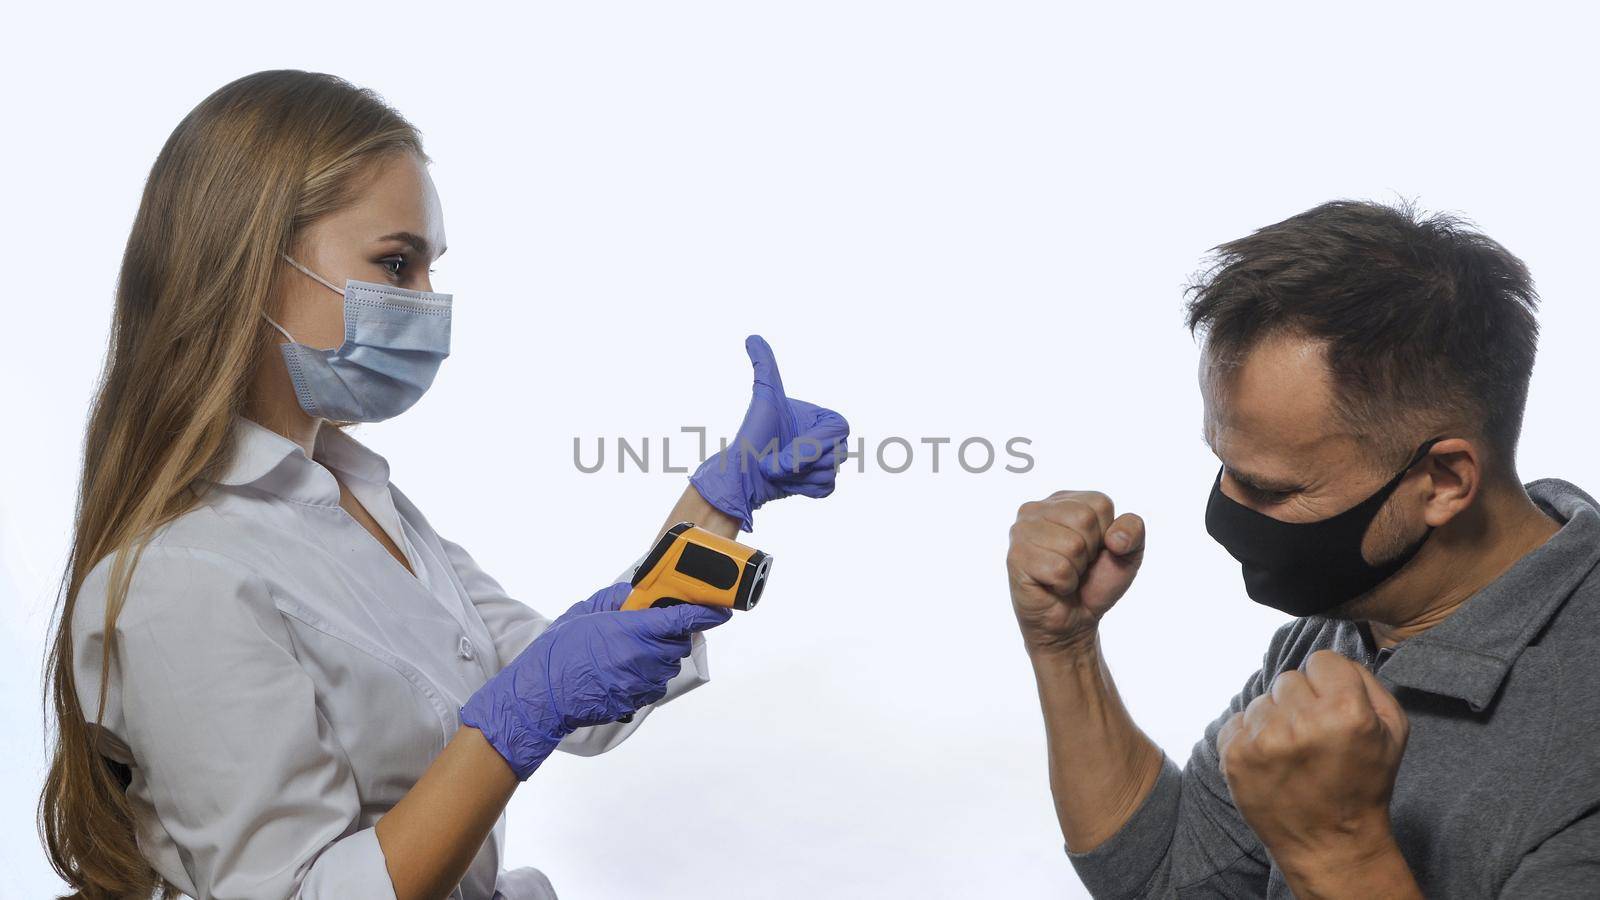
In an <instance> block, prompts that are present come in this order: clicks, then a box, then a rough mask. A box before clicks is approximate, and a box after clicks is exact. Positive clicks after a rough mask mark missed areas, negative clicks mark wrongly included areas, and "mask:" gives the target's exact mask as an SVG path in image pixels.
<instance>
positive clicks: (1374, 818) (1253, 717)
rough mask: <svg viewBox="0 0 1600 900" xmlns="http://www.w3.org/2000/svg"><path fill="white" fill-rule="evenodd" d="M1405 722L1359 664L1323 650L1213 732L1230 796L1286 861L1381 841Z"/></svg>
mask: <svg viewBox="0 0 1600 900" xmlns="http://www.w3.org/2000/svg"><path fill="white" fill-rule="evenodd" d="M1409 728H1410V726H1409V725H1408V724H1407V722H1406V714H1405V711H1404V710H1402V709H1401V708H1400V704H1399V703H1398V702H1396V700H1395V699H1394V697H1393V696H1391V695H1390V694H1389V692H1388V691H1387V690H1385V689H1384V687H1383V685H1382V684H1380V683H1379V682H1378V679H1377V677H1376V676H1374V675H1373V674H1372V673H1371V672H1369V671H1367V668H1366V667H1365V666H1362V665H1361V664H1359V663H1356V662H1354V661H1352V660H1349V659H1346V658H1345V657H1343V656H1340V655H1339V654H1337V653H1335V652H1333V651H1332V650H1319V651H1317V652H1316V653H1313V654H1312V655H1311V657H1310V658H1309V659H1308V660H1307V661H1306V666H1305V671H1304V672H1303V673H1302V672H1299V671H1288V672H1284V673H1282V674H1280V675H1279V676H1278V677H1277V678H1276V679H1275V680H1274V681H1273V683H1272V689H1271V691H1269V692H1268V693H1265V694H1262V695H1261V696H1259V697H1257V698H1256V699H1255V700H1253V701H1251V703H1250V705H1249V706H1247V707H1246V708H1245V709H1244V711H1243V712H1240V713H1235V714H1234V716H1233V717H1232V718H1230V719H1229V720H1228V721H1227V722H1226V723H1225V724H1224V725H1223V726H1222V730H1221V731H1219V732H1218V733H1217V753H1218V755H1219V757H1220V759H1221V766H1222V774H1223V776H1224V777H1225V778H1226V779H1227V781H1228V789H1229V791H1230V792H1231V793H1232V794H1233V802H1234V806H1236V807H1237V808H1238V810H1239V813H1240V814H1241V815H1243V816H1244V818H1245V821H1246V822H1248V823H1249V824H1250V827H1251V828H1252V829H1254V830H1255V832H1256V835H1257V836H1258V837H1260V838H1261V841H1262V843H1263V844H1265V845H1266V847H1267V849H1268V850H1270V851H1271V852H1272V855H1273V858H1274V859H1275V860H1277V862H1278V864H1279V865H1280V866H1281V867H1283V868H1284V869H1285V870H1286V871H1288V870H1291V869H1292V868H1294V867H1295V865H1296V864H1297V863H1304V864H1310V865H1319V864H1325V863H1327V862H1328V861H1330V860H1335V859H1343V858H1347V857H1349V856H1351V855H1359V854H1361V853H1362V852H1364V850H1365V849H1367V848H1373V847H1386V846H1388V845H1389V843H1390V842H1391V840H1392V835H1391V832H1390V830H1389V798H1390V796H1391V795H1392V794H1393V793H1394V779H1395V773H1396V771H1397V770H1398V769H1399V768H1400V757H1401V755H1402V754H1403V753H1404V752H1405V747H1406V736H1407V734H1408V732H1409Z"/></svg>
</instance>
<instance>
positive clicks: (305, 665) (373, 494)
mask: <svg viewBox="0 0 1600 900" xmlns="http://www.w3.org/2000/svg"><path fill="white" fill-rule="evenodd" d="M234 435H235V451H234V454H233V457H232V461H231V464H230V465H229V466H228V467H227V468H226V470H225V471H224V473H223V474H222V475H221V476H220V477H218V479H217V480H216V482H215V483H214V484H210V485H208V487H209V488H210V489H209V490H208V491H207V492H206V493H205V495H204V499H203V500H202V502H201V503H200V505H199V506H197V507H195V508H194V509H192V510H190V511H188V512H186V513H184V514H183V515H182V516H180V517H179V518H178V519H177V520H175V521H174V522H172V523H171V524H169V525H167V526H165V527H163V528H162V529H160V531H159V532H158V533H157V534H156V536H155V538H154V539H153V541H152V542H151V543H150V545H149V547H148V548H147V549H146V550H145V551H144V554H143V556H142V558H141V559H140V561H139V564H138V566H137V568H136V569H135V570H134V576H133V581H132V585H131V588H130V590H129V592H128V597H127V602H126V604H125V606H124V607H123V609H122V612H121V615H120V616H119V617H118V620H117V623H116V626H115V628H116V636H117V653H116V654H115V656H114V659H113V665H112V668H111V674H110V684H109V686H108V688H107V690H106V701H107V702H106V709H105V717H104V720H103V722H102V727H103V728H104V729H105V731H106V732H107V733H106V734H105V736H104V737H105V747H106V751H107V755H108V756H110V757H111V758H113V759H116V760H118V761H119V762H122V763H125V764H127V765H129V766H131V771H132V782H131V784H130V785H129V787H128V797H129V799H130V800H131V802H132V804H133V807H134V809H135V811H136V814H137V823H138V839H139V846H140V848H141V849H142V850H143V852H144V854H145V856H146V857H148V858H149V859H150V861H151V863H152V864H153V865H154V866H155V868H156V870H157V871H159V872H160V873H161V874H162V875H164V876H165V877H166V878H167V879H168V880H169V881H171V882H172V883H173V884H175V885H177V886H178V887H179V888H180V889H181V890H183V891H184V892H185V893H187V894H189V895H191V896H193V897H196V898H200V900H210V898H217V900H224V898H226V900H268V898H271V900H283V898H288V897H300V898H305V900H333V898H338V900H369V898H370V900H393V898H394V889H393V886H392V885H391V884H390V881H389V874H388V870H387V868H386V867H385V863H384V857H383V852H382V850H381V849H380V847H379V845H378V841H377V838H376V836H375V834H374V832H373V825H374V824H375V823H376V822H377V820H378V818H379V817H380V816H382V815H383V814H384V813H385V812H386V811H388V810H389V809H390V808H391V807H392V806H394V804H395V803H397V802H399V800H400V798H401V797H402V796H404V795H405V793H406V791H407V790H409V789H410V788H411V786H412V785H413V784H414V783H415V782H416V781H417V779H418V778H419V777H421V775H422V772H423V770H424V769H426V768H427V767H428V764H429V763H430V762H432V760H433V758H434V757H435V756H436V755H438V753H439V751H440V750H442V749H443V748H444V745H445V743H446V742H447V741H448V740H449V739H450V737H451V735H453V734H454V733H455V731H456V729H457V728H458V727H459V725H460V720H459V718H458V713H459V707H460V706H461V705H462V704H463V703H465V702H466V701H467V698H468V697H469V696H470V695H471V694H472V692H473V691H475V690H476V689H477V688H478V687H479V686H480V685H482V684H483V683H484V682H485V681H487V680H488V679H489V677H490V676H491V675H493V674H494V673H495V672H497V671H499V669H500V668H501V667H502V666H504V665H505V664H506V663H508V662H509V661H511V660H512V659H513V658H514V657H516V655H517V654H518V653H520V652H521V651H522V649H523V648H524V647H526V646H527V645H528V643H529V642H530V641H532V640H533V638H534V637H535V636H537V635H538V634H539V633H540V632H541V631H543V630H544V629H545V628H546V627H547V626H548V625H549V622H550V619H548V618H546V617H545V616H543V615H541V614H540V613H538V612H535V611H534V610H532V609H530V608H529V607H528V606H526V605H524V604H522V603H521V602H519V601H517V600H514V599H512V598H511V597H508V596H507V595H506V593H505V591H504V590H502V589H501V587H500V585H499V584H498V583H496V582H495V580H494V579H493V578H491V577H489V576H488V575H487V574H486V573H484V571H483V570H482V569H480V568H479V567H478V565H477V564H476V563H475V562H473V560H472V557H471V556H469V555H468V554H467V552H466V551H465V550H463V549H462V548H461V547H459V546H457V545H456V544H453V543H451V542H450V541H447V540H445V539H443V538H441V537H439V535H438V534H436V533H435V532H434V530H433V528H432V527H431V526H430V525H429V524H428V521H427V519H425V518H424V517H423V515H422V513H421V512H419V511H418V510H417V508H416V507H415V506H413V505H412V504H411V503H410V501H408V500H407V499H406V497H405V495H404V494H403V493H401V492H400V490H399V489H398V488H396V487H395V486H394V485H392V484H390V482H389V466H388V464H387V463H386V462H385V461H384V459H383V458H382V457H381V456H379V455H378V454H377V453H375V452H373V451H372V450H370V449H369V448H367V447H365V446H364V445H362V444H361V443H360V442H358V441H357V440H355V439H354V438H352V437H351V436H349V435H348V434H345V433H343V432H341V431H339V430H338V429H335V428H332V427H326V426H325V427H323V428H322V429H320V432H319V437H318V439H317V443H316V445H315V448H314V450H313V453H312V458H311V459H308V458H306V455H305V453H304V451H303V450H302V449H301V448H300V446H299V445H297V444H295V443H294V442H293V441H290V440H288V439H287V438H285V437H283V436H281V435H279V434H277V433H276V432H273V431H271V430H269V429H267V428H265V427H263V426H261V425H259V424H257V423H255V422H252V421H250V420H248V419H242V418H241V419H238V420H236V423H235V426H234ZM330 469H331V470H333V471H337V472H338V473H339V475H340V478H341V479H342V480H344V481H345V483H346V485H347V486H348V487H349V488H350V490H351V492H352V493H353V494H355V496H356V498H357V499H359V500H360V501H361V504H362V505H363V506H364V507H366V508H367V510H368V511H369V512H371V514H372V516H373V518H375V519H376V520H377V521H378V523H379V524H380V525H381V526H382V527H383V529H384V531H386V532H387V533H388V535H389V537H390V538H391V539H393V541H394V542H395V544H396V545H397V546H399V547H400V548H401V549H402V550H403V551H404V553H405V556H406V559H407V560H408V561H409V562H410V564H411V568H412V569H413V570H414V571H415V573H416V574H415V576H413V575H412V574H411V573H409V572H407V571H406V570H405V567H403V566H401V565H400V563H399V562H398V561H396V560H395V559H394V557H392V556H390V555H389V553H388V551H387V550H385V549H384V548H383V546H382V545H381V544H379V543H378V541H376V540H375V539H374V538H373V536H372V535H371V534H369V533H368V532H367V531H366V530H365V529H364V528H362V526H361V525H360V524H359V523H358V522H356V520H355V519H353V518H352V517H351V516H350V515H349V514H348V513H346V512H345V511H344V510H343V509H342V508H341V507H340V506H339V487H338V484H337V482H336V481H335V480H334V476H333V474H332V472H330V471H329V470H330ZM634 565H637V561H636V562H635V564H634ZM109 569H110V558H109V557H108V558H107V559H105V560H101V561H100V562H99V564H97V565H96V566H95V567H94V569H93V570H92V571H91V572H90V573H89V575H88V578H87V580H86V581H85V582H84V584H83V587H82V590H81V592H80V594H79V597H78V602H77V606H76V609H75V611H74V615H73V621H72V635H73V667H74V668H73V670H74V674H75V677H76V680H77V690H78V696H79V700H80V702H81V703H82V704H83V708H84V710H85V713H86V715H87V716H88V717H89V718H90V720H91V721H93V719H94V715H95V710H96V706H97V704H98V702H99V695H100V663H101V659H102V657H103V654H104V648H105V640H104V616H105V591H106V585H107V576H108V574H109ZM631 575H632V566H630V567H628V568H627V569H626V570H625V571H624V572H623V573H622V575H620V576H618V577H617V578H616V579H614V581H623V580H627V578H629V577H631ZM595 586H596V587H597V588H598V587H600V586H601V585H600V584H599V583H598V581H597V583H596V585H595ZM579 599H582V598H580V597H571V598H566V597H563V598H541V600H540V602H541V604H546V603H547V604H550V606H549V607H548V608H549V609H551V610H552V615H553V614H554V613H559V612H561V611H563V610H565V609H566V607H567V606H568V605H570V604H571V603H572V602H574V601H576V600H579ZM692 647H693V650H692V652H691V654H690V656H689V657H688V658H686V659H685V660H684V661H683V667H682V670H681V672H680V673H679V675H678V676H677V677H675V678H673V679H672V681H671V682H669V683H668V686H667V694H666V697H665V698H664V699H663V700H662V701H661V702H663V703H664V702H667V701H668V700H671V699H672V698H674V697H677V696H679V695H681V694H683V693H684V692H686V691H688V690H690V689H692V688H694V687H696V686H698V685H700V684H703V683H705V682H706V681H707V680H708V675H707V672H708V670H707V667H706V659H705V642H704V638H703V637H702V636H701V635H699V634H695V635H694V637H693V640H692ZM651 709H652V707H645V708H644V709H641V710H640V711H639V713H638V714H637V715H636V716H635V718H634V720H633V721H632V722H631V723H626V724H623V723H613V724H608V725H598V726H593V727H589V728H580V729H579V730H578V731H576V732H574V733H573V734H572V735H570V736H569V737H567V738H566V739H565V740H563V741H562V742H561V745H560V748H559V749H561V750H564V751H566V752H569V753H576V754H579V755H583V756H590V755H593V754H597V753H602V752H604V751H606V750H608V749H610V748H612V747H614V746H616V745H617V744H618V743H620V742H621V741H622V740H623V739H624V738H625V737H627V736H628V734H629V733H630V732H632V730H633V729H635V728H637V727H639V724H640V723H641V722H643V721H644V719H645V718H646V716H647V715H648V714H649V712H650V711H651ZM533 777H534V778H538V777H539V775H538V774H537V773H535V774H534V776H533ZM504 838H505V816H504V814H502V815H501V817H500V820H499V821H498V822H497V823H496V824H495V827H494V829H493V832H492V833H491V835H490V838H489V840H486V841H485V842H484V845H483V848H482V849H481V850H480V851H479V853H478V855H477V856H476V857H475V858H474V859H473V861H472V864H471V866H470V868H469V869H468V871H467V873H466V875H465V877H463V879H462V881H461V883H460V885H459V886H458V887H457V888H456V890H455V892H454V893H453V894H451V897H452V898H453V900H498V898H502V897H503V898H505V900H525V898H526V900H533V898H540V900H543V898H550V897H554V896H555V894H554V892H553V891H552V890H551V889H550V886H549V882H548V881H547V880H546V879H545V877H544V876H543V875H542V874H541V873H540V872H538V870H536V869H532V868H522V869H517V870H513V871H509V872H508V871H503V870H502V867H501V863H502V860H501V848H502V846H503V844H504Z"/></svg>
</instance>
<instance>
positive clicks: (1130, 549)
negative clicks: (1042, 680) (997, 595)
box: [1006, 491, 1144, 654]
mask: <svg viewBox="0 0 1600 900" xmlns="http://www.w3.org/2000/svg"><path fill="white" fill-rule="evenodd" d="M1115 512H1116V510H1115V509H1114V508H1113V507H1112V504H1111V498H1110V497H1107V496H1106V495H1105V494H1102V493H1100V492H1098V491H1056V492H1055V493H1054V494H1051V495H1050V496H1048V497H1046V498H1044V499H1043V500H1035V501H1032V502H1029V503H1024V504H1022V507H1021V508H1020V509H1018V510H1017V521H1016V524H1014V525H1012V526H1011V550H1010V552H1009V553H1007V554H1006V573H1007V575H1008V576H1009V577H1010V582H1011V605H1012V608H1013V609H1014V611H1015V612H1016V614H1017V624H1018V625H1019V626H1020V627H1021V628H1022V639H1023V641H1024V643H1026V644H1027V647H1028V652H1029V653H1030V654H1039V653H1055V652H1072V651H1075V650H1079V649H1082V648H1084V647H1086V646H1089V645H1091V644H1092V643H1093V641H1094V635H1095V629H1096V626H1097V625H1098V623H1099V621H1100V617H1101V616H1103V615H1105V614H1106V611H1107V610H1109V609H1110V608H1111V607H1112V606H1113V605H1115V604H1116V602H1117V600H1118V599H1120V598H1121V597H1122V595H1123V594H1124V593H1126V592H1127V590H1128V585H1130V584H1132V583H1133V578H1134V576H1135V575H1136V574H1138V572H1139V564H1140V563H1141V562H1143V561H1144V520H1143V519H1141V518H1139V517H1138V516H1137V515H1134V514H1133V513H1123V514H1122V515H1120V516H1116V515H1115Z"/></svg>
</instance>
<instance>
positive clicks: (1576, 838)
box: [1499, 812, 1600, 900]
mask: <svg viewBox="0 0 1600 900" xmlns="http://www.w3.org/2000/svg"><path fill="white" fill-rule="evenodd" d="M1596 884H1600V812H1591V813H1589V814H1588V815H1586V816H1583V817H1582V818H1580V819H1578V820H1577V821H1575V822H1573V823H1572V824H1570V825H1568V826H1567V827H1565V828H1563V829H1561V830H1560V831H1558V832H1556V833H1555V834H1554V835H1551V836H1550V837H1548V838H1546V839H1545V840H1544V842H1543V843H1541V844H1539V846H1538V847H1535V848H1534V849H1533V851H1532V852H1530V853H1528V854H1527V855H1526V856H1524V857H1523V858H1522V862H1521V863H1519V864H1518V865H1517V868H1516V869H1515V870H1514V871H1513V872H1512V873H1511V877H1510V878H1509V879H1507V880H1506V883H1505V887H1503V888H1501V889H1500V893H1499V896H1501V897H1507V898H1513V897H1548V898H1554V900H1562V898H1567V897H1570V898H1573V900H1577V898H1580V897H1593V896H1594V892H1595V885H1596Z"/></svg>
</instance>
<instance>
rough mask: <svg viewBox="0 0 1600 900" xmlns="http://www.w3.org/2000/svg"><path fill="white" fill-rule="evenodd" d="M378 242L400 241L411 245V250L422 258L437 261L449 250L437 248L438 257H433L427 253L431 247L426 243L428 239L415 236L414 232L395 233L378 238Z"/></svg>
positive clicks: (418, 235) (447, 248)
mask: <svg viewBox="0 0 1600 900" xmlns="http://www.w3.org/2000/svg"><path fill="white" fill-rule="evenodd" d="M378 240H380V241H400V242H402V243H406V244H410V245H411V249H413V250H415V251H417V252H418V253H420V254H422V255H423V256H426V257H429V258H430V259H438V258H439V256H443V255H444V252H445V251H446V250H449V249H450V248H449V247H440V248H439V256H434V255H433V254H431V253H429V252H428V250H429V248H430V246H431V245H430V244H429V243H428V239H427V238H425V237H423V236H422V235H420V234H417V233H416V232H414V231H396V232H393V233H391V234H386V235H384V236H383V237H381V238H378Z"/></svg>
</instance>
